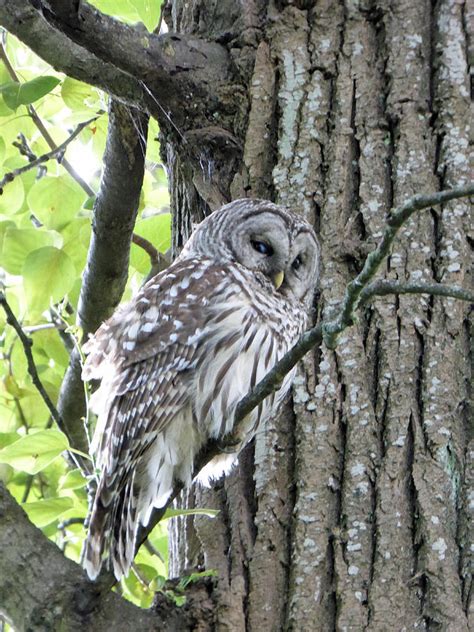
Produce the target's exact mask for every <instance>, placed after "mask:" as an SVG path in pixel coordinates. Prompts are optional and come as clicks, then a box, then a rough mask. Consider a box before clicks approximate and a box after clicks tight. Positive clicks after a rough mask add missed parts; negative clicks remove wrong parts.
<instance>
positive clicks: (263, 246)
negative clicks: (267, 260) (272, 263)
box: [250, 239, 273, 257]
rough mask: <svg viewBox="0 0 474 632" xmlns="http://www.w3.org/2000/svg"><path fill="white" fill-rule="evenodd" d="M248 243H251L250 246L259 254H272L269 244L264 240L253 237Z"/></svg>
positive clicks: (269, 255)
mask: <svg viewBox="0 0 474 632" xmlns="http://www.w3.org/2000/svg"><path fill="white" fill-rule="evenodd" d="M250 243H251V244H252V248H253V249H254V250H256V251H257V252H259V253H260V254H261V255H267V257H271V256H272V254H273V248H272V247H271V246H270V244H267V243H266V242H264V241H257V240H255V239H252V240H251V242H250Z"/></svg>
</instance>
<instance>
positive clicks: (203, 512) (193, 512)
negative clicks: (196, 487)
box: [163, 509, 219, 519]
mask: <svg viewBox="0 0 474 632" xmlns="http://www.w3.org/2000/svg"><path fill="white" fill-rule="evenodd" d="M218 514H219V509H167V510H166V511H165V514H164V516H163V519H166V518H175V517H176V516H208V518H215V517H216V516H217V515H218Z"/></svg>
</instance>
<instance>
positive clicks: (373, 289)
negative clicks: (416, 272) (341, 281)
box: [358, 279, 474, 309]
mask: <svg viewBox="0 0 474 632" xmlns="http://www.w3.org/2000/svg"><path fill="white" fill-rule="evenodd" d="M388 294H431V296H446V297H449V298H456V299H458V300H459V301H468V302H469V303H474V292H470V291H469V290H465V289H464V288H462V287H458V286H456V285H444V284H443V283H400V282H399V281H390V280H386V279H379V280H378V281H374V282H373V283H370V284H369V285H368V286H367V287H366V288H364V289H363V290H362V292H361V293H360V300H359V304H358V308H359V309H361V308H362V307H363V305H365V304H366V303H367V302H368V301H369V300H370V299H371V298H373V297H374V296H387V295H388Z"/></svg>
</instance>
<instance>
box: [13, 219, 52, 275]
mask: <svg viewBox="0 0 474 632" xmlns="http://www.w3.org/2000/svg"><path fill="white" fill-rule="evenodd" d="M58 238H59V241H61V239H60V237H59V235H55V234H54V233H50V232H49V231H46V230H41V229H38V228H11V227H10V228H7V230H6V231H5V236H4V238H3V249H2V266H3V267H4V268H5V270H6V271H7V272H9V273H10V274H21V270H22V268H23V264H24V263H25V259H26V257H27V256H28V254H29V253H30V252H32V251H33V250H37V249H38V248H42V247H44V246H52V245H53V244H54V243H55V242H56V245H57V241H58Z"/></svg>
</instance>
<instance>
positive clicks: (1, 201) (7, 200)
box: [0, 169, 25, 215]
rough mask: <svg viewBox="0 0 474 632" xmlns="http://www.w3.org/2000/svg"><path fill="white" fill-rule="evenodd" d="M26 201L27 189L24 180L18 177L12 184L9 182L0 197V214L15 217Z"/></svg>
mask: <svg viewBox="0 0 474 632" xmlns="http://www.w3.org/2000/svg"><path fill="white" fill-rule="evenodd" d="M5 171H8V169H5ZM24 199H25V187H24V186H23V180H22V178H18V177H17V178H15V179H14V180H13V181H12V182H7V184H6V185H5V186H4V187H3V193H2V194H1V195H0V214H3V215H13V214H14V213H16V212H17V211H18V210H20V209H21V207H22V205H23V201H24Z"/></svg>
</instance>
